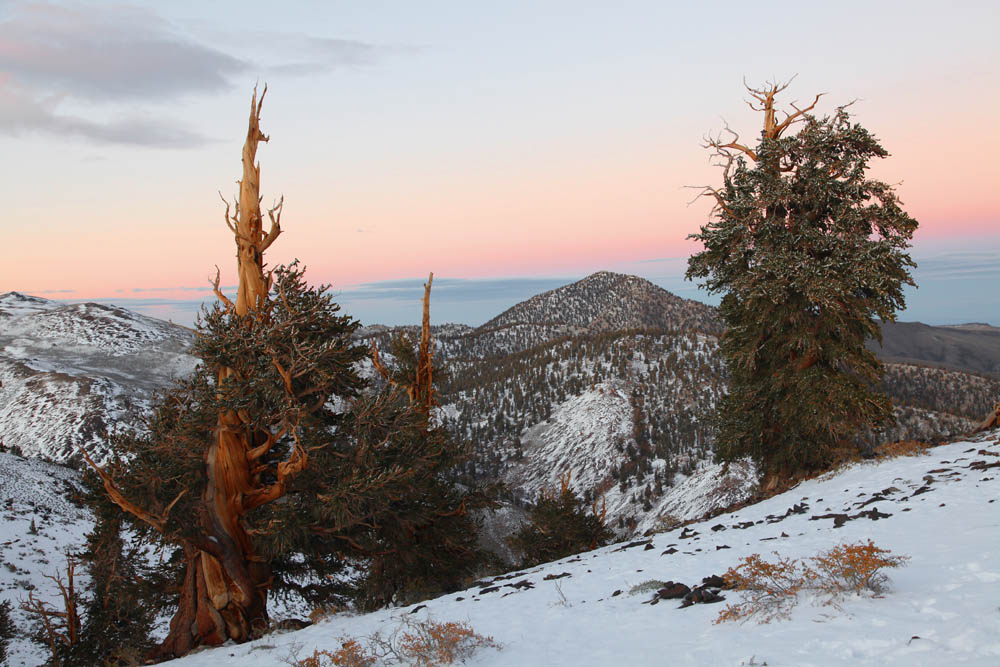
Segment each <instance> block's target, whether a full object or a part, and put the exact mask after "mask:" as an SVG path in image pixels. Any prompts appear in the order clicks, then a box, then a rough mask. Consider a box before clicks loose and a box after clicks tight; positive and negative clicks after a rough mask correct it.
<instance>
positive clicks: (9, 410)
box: [0, 292, 197, 461]
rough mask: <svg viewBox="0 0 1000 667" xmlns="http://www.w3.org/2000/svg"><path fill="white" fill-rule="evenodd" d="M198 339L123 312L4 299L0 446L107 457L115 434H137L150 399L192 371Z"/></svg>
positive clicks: (0, 302)
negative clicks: (115, 430) (127, 431)
mask: <svg viewBox="0 0 1000 667" xmlns="http://www.w3.org/2000/svg"><path fill="white" fill-rule="evenodd" d="M193 336H194V334H193V332H192V331H191V330H190V329H186V328H184V327H180V326H177V325H174V324H170V323H168V322H164V321H162V320H157V319H154V318H150V317H145V316H143V315H139V314H136V313H133V312H131V311H129V310H126V309H124V308H119V307H116V306H104V305H100V304H96V303H78V304H69V305H67V304H60V303H57V302H54V301H49V300H47V299H40V298H38V297H33V296H26V295H23V294H19V293H17V292H8V293H7V294H4V295H2V296H0V442H2V443H3V445H4V446H6V447H8V448H14V447H16V448H18V449H20V450H21V451H22V452H24V453H25V454H28V455H32V456H42V457H47V458H51V459H53V460H56V461H64V460H66V459H68V458H70V457H71V456H73V455H74V453H75V452H76V450H77V448H79V447H84V448H86V449H87V450H88V451H89V452H90V453H91V454H93V455H94V456H95V457H97V458H98V459H102V458H103V457H104V456H105V455H106V452H107V446H108V445H107V431H108V429H110V428H112V427H117V428H135V427H137V426H139V418H140V416H141V415H142V414H143V413H144V412H145V411H146V409H147V408H148V406H149V401H150V399H151V398H152V394H153V392H154V391H155V390H157V389H161V388H163V387H165V386H166V385H168V384H169V383H170V382H171V381H172V380H173V379H174V378H176V377H179V376H182V375H186V374H187V373H190V372H191V371H192V370H193V369H194V367H195V364H196V363H197V360H196V359H195V358H194V357H192V356H190V355H189V354H187V350H188V348H189V347H190V345H191V342H192V341H193Z"/></svg>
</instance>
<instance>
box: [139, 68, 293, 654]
mask: <svg viewBox="0 0 1000 667" xmlns="http://www.w3.org/2000/svg"><path fill="white" fill-rule="evenodd" d="M266 93H267V88H266V87H265V89H264V92H263V93H261V96H260V100H259V101H258V100H257V91H256V90H254V95H253V99H252V100H251V103H250V123H249V129H248V132H247V139H246V143H245V144H244V146H243V179H242V180H241V181H240V197H239V202H238V203H237V205H236V211H235V214H234V215H233V216H232V217H230V215H229V207H228V204H227V208H226V223H227V225H228V226H229V228H230V229H231V230H232V231H233V234H234V236H235V240H236V247H237V254H236V257H237V265H238V267H237V268H238V275H239V291H238V293H237V297H236V302H235V304H234V303H233V302H232V301H230V300H229V299H228V298H226V297H225V296H224V295H223V294H222V293H221V292H220V291H219V287H218V277H216V284H215V291H216V294H217V295H218V296H219V298H220V299H221V300H222V301H223V302H224V303H225V304H226V305H227V307H228V308H229V309H230V312H231V313H232V314H233V315H234V316H236V317H247V316H252V315H254V314H255V311H258V310H260V311H262V310H263V308H264V307H265V305H266V303H267V299H268V292H269V290H270V286H271V285H270V283H271V279H270V275H269V274H265V272H264V260H263V257H264V250H266V249H267V247H268V246H270V245H271V243H272V242H273V241H274V239H275V238H277V236H278V234H280V233H281V227H280V217H281V203H279V204H278V205H277V206H276V207H275V208H274V209H272V210H271V211H269V215H270V218H271V229H270V231H269V232H268V233H267V234H266V235H265V234H264V232H263V225H262V221H261V213H260V205H259V201H260V194H259V192H260V166H259V165H257V164H255V163H254V160H255V158H256V154H257V143H258V142H259V141H267V140H268V138H267V137H266V136H265V135H264V134H263V133H262V132H261V131H260V108H261V105H262V104H263V102H264V95H265V94H266ZM232 373H233V370H232V369H230V368H219V370H218V382H219V385H220V386H221V385H222V383H223V382H224V381H225V380H226V378H228V377H229V376H230V375H231V374H232ZM248 422H249V418H248V415H241V414H238V413H236V412H234V411H231V410H225V411H222V412H220V413H219V419H218V425H217V427H216V429H215V433H214V437H213V440H212V442H211V443H210V444H209V446H208V449H207V451H206V453H205V467H206V485H205V490H204V492H203V494H202V508H203V510H202V511H203V514H202V517H201V520H202V530H203V539H200V540H198V542H197V543H190V544H185V555H186V556H187V559H186V560H187V563H186V572H185V576H184V585H183V586H182V588H181V598H180V603H179V607H178V610H177V613H176V614H175V616H174V618H173V620H172V621H171V624H170V633H169V634H168V636H167V638H166V639H165V640H164V642H163V644H162V645H161V646H160V647H159V649H158V650H157V652H156V653H157V657H169V656H179V655H183V654H185V653H186V652H188V651H189V650H191V649H192V648H194V647H195V646H200V645H219V644H222V643H224V642H225V641H227V640H229V639H232V640H234V641H237V642H242V641H247V640H248V639H251V638H252V637H254V636H256V635H258V634H260V633H261V632H263V631H264V630H265V629H266V628H267V625H268V616H267V591H268V588H269V587H270V582H271V570H270V566H269V564H268V563H266V562H264V561H263V560H262V559H260V558H259V557H258V556H257V554H256V553H255V551H254V547H253V543H252V541H251V539H250V536H249V535H248V534H247V531H246V528H245V527H244V525H243V522H242V521H241V517H242V516H243V515H244V514H245V513H246V512H248V511H250V510H251V509H253V508H254V507H257V506H259V505H261V504H263V503H265V502H268V501H269V500H273V499H275V498H277V497H279V496H280V495H282V494H283V491H284V484H283V482H284V477H286V476H288V475H291V474H294V473H295V472H298V470H301V468H302V466H304V464H305V456H304V453H303V454H302V455H301V457H295V458H294V460H293V461H291V462H290V463H291V465H290V466H287V467H286V468H285V472H286V473H287V474H286V475H281V474H279V483H278V484H277V485H271V486H270V487H265V488H260V485H259V483H257V482H256V480H255V479H254V476H253V472H252V467H253V466H254V463H255V460H256V459H257V458H259V457H260V456H263V455H264V454H265V453H266V450H267V449H268V448H269V447H270V445H271V444H273V443H274V440H275V438H274V437H273V436H272V435H271V434H269V433H253V432H251V430H250V429H249V428H247V426H246V424H247V423H248Z"/></svg>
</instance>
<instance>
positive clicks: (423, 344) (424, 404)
mask: <svg viewBox="0 0 1000 667" xmlns="http://www.w3.org/2000/svg"><path fill="white" fill-rule="evenodd" d="M433 282H434V273H433V272H432V273H431V274H430V275H428V276H427V282H426V283H424V299H423V318H422V322H421V326H420V350H419V352H418V354H417V377H416V381H415V386H414V391H413V395H412V396H411V397H410V398H411V400H412V401H413V402H414V403H417V404H419V406H420V409H421V411H422V412H423V413H424V415H425V416H426V417H429V416H430V413H431V409H432V408H434V406H436V405H437V400H436V399H435V397H434V394H435V391H434V378H433V377H432V375H433V372H434V367H433V364H432V363H431V357H432V356H433V354H434V348H433V342H432V341H431V284H432V283H433Z"/></svg>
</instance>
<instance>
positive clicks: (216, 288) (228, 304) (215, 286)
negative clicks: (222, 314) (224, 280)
mask: <svg viewBox="0 0 1000 667" xmlns="http://www.w3.org/2000/svg"><path fill="white" fill-rule="evenodd" d="M220 275H221V271H219V265H218V264H216V265H215V280H213V281H212V291H213V292H215V296H216V298H218V299H219V301H221V302H222V303H224V304H226V310H227V311H229V310H232V309H233V302H232V301H231V300H230V299H229V297H228V296H226V295H225V294H223V293H222V290H220V289H219V277H220Z"/></svg>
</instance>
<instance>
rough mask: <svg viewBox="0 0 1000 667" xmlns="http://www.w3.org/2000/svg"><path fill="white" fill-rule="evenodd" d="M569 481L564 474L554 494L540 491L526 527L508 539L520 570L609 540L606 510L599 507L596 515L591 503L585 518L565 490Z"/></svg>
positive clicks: (579, 504) (577, 502) (583, 508)
mask: <svg viewBox="0 0 1000 667" xmlns="http://www.w3.org/2000/svg"><path fill="white" fill-rule="evenodd" d="M569 481H570V476H569V474H568V473H567V474H566V475H564V476H563V477H562V480H561V482H560V490H559V492H558V493H555V492H550V491H547V490H543V491H542V493H541V495H540V496H539V498H538V502H537V503H536V504H535V506H534V507H533V508H531V511H530V512H529V514H528V519H529V523H527V524H525V525H524V526H522V527H521V529H520V530H519V531H518V532H517V533H515V534H514V535H513V536H512V537H510V538H508V540H507V542H508V544H510V546H511V548H513V549H514V551H515V552H517V553H519V554H521V558H522V563H521V565H522V567H530V566H533V565H538V564H540V563H547V562H550V561H553V560H557V559H559V558H563V557H564V556H569V555H572V554H576V553H580V552H582V551H589V550H591V549H596V548H597V547H600V546H604V545H605V544H607V543H608V542H609V541H610V540H611V538H612V537H613V534H612V533H611V531H610V530H609V529H608V528H607V526H605V525H604V517H605V514H606V510H607V508H606V507H604V505H603V503H602V507H601V510H600V511H598V509H597V501H596V500H595V501H594V502H593V503H592V504H591V506H590V510H591V511H590V513H589V514H588V513H587V509H588V508H587V506H586V505H585V504H584V503H583V502H582V501H581V500H580V498H579V497H578V496H577V495H576V494H575V493H574V492H573V489H571V488H570V487H569Z"/></svg>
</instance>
